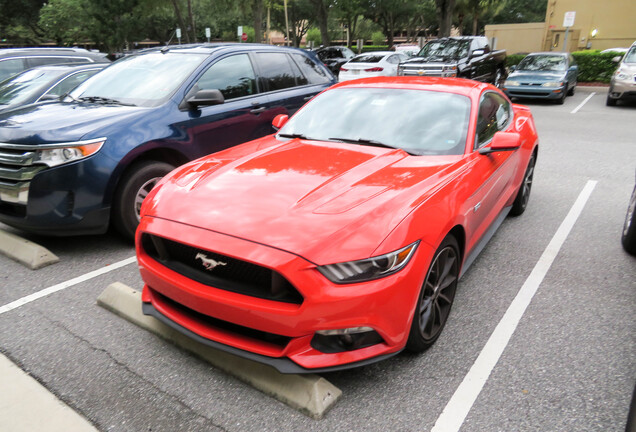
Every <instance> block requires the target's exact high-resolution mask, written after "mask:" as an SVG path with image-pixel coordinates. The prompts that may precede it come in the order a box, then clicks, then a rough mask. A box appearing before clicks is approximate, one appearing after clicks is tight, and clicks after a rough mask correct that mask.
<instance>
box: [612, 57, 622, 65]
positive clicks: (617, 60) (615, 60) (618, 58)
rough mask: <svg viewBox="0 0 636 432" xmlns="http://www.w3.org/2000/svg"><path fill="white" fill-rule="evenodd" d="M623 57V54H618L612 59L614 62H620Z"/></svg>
mask: <svg viewBox="0 0 636 432" xmlns="http://www.w3.org/2000/svg"><path fill="white" fill-rule="evenodd" d="M622 58H623V56H616V57H614V58H612V61H613V62H614V63H620V62H621V59H622Z"/></svg>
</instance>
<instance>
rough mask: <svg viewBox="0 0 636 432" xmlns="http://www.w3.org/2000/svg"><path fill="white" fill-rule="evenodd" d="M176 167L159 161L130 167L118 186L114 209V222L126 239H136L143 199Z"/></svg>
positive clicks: (140, 163) (144, 162) (139, 163)
mask: <svg viewBox="0 0 636 432" xmlns="http://www.w3.org/2000/svg"><path fill="white" fill-rule="evenodd" d="M174 168H175V167H174V166H172V165H170V164H168V163H165V162H157V161H143V162H138V163H135V164H133V165H132V166H130V167H129V168H128V170H127V171H126V173H125V174H124V176H123V177H122V179H121V180H120V182H119V185H118V186H117V191H116V192H115V198H114V200H113V210H112V219H113V224H114V225H115V228H116V229H117V231H119V232H120V233H121V235H122V236H124V237H125V238H126V239H128V240H134V239H135V230H136V229H137V226H138V225H139V210H140V209H141V203H142V201H143V199H144V198H145V197H146V195H148V193H149V192H150V191H151V190H152V188H153V187H154V186H155V185H156V184H157V182H158V181H159V180H161V179H162V178H163V176H165V175H166V174H168V173H169V172H170V171H172V170H173V169H174Z"/></svg>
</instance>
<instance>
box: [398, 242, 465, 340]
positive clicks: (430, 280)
mask: <svg viewBox="0 0 636 432" xmlns="http://www.w3.org/2000/svg"><path fill="white" fill-rule="evenodd" d="M459 267H460V255H459V246H458V245H457V240H455V237H453V236H452V235H449V236H447V237H446V238H445V239H444V240H443V241H442V244H441V245H440V246H439V248H437V251H435V255H434V256H433V261H432V262H431V265H430V267H429V268H428V271H427V273H426V278H425V279H424V284H423V286H422V289H421V290H420V295H419V298H418V301H417V305H416V306H415V313H414V315H413V322H412V323H411V330H410V332H409V338H408V341H407V342H406V349H407V350H409V351H411V352H422V351H425V350H426V349H428V348H429V347H430V346H431V345H433V344H434V343H435V341H436V340H437V338H438V337H439V335H440V334H441V333H442V330H443V329H444V325H445V324H446V320H447V319H448V315H449V313H450V310H451V306H452V305H453V300H454V299H455V291H456V290H457V281H458V279H459Z"/></svg>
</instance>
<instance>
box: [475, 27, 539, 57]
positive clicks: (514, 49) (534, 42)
mask: <svg viewBox="0 0 636 432" xmlns="http://www.w3.org/2000/svg"><path fill="white" fill-rule="evenodd" d="M485 33H486V36H487V37H488V39H489V40H490V43H491V44H494V47H495V48H496V49H505V50H506V53H507V54H516V53H530V52H536V51H541V50H542V49H543V48H542V41H543V37H544V34H545V23H542V22H541V23H524V24H489V25H487V26H486V30H485Z"/></svg>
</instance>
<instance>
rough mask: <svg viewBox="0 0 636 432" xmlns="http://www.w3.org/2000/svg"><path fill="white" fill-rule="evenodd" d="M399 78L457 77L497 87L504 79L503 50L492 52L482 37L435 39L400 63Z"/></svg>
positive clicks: (504, 55) (504, 63)
mask: <svg viewBox="0 0 636 432" xmlns="http://www.w3.org/2000/svg"><path fill="white" fill-rule="evenodd" d="M398 75H404V76H439V77H459V78H468V79H473V80H477V81H482V82H489V83H492V84H494V85H496V86H499V85H500V84H501V82H502V81H503V79H504V78H505V77H506V51H505V50H497V51H493V50H492V49H491V48H490V44H489V42H488V38H487V37H485V36H461V37H448V38H441V39H435V40H432V41H430V42H428V43H427V44H426V45H424V47H423V48H422V50H421V51H420V52H419V53H418V54H417V56H415V57H413V58H411V59H409V60H407V61H405V62H404V63H401V64H400V66H399V68H398Z"/></svg>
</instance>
